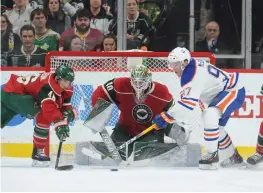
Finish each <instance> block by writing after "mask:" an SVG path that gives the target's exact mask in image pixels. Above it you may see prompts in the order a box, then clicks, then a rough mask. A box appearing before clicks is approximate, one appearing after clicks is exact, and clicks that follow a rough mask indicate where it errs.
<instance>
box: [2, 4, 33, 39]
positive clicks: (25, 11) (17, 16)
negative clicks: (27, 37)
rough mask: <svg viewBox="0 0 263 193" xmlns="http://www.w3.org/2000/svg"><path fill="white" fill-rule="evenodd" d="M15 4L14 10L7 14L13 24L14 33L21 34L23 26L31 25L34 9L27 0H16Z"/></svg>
mask: <svg viewBox="0 0 263 193" xmlns="http://www.w3.org/2000/svg"><path fill="white" fill-rule="evenodd" d="M14 3H15V5H14V7H13V9H12V10H10V11H7V12H6V13H5V14H6V15H7V17H8V19H9V20H10V22H11V23H12V24H13V32H14V33H17V34H19V32H20V29H21V27H22V26H24V25H27V24H30V14H31V12H32V8H31V7H30V5H29V4H27V0H14Z"/></svg>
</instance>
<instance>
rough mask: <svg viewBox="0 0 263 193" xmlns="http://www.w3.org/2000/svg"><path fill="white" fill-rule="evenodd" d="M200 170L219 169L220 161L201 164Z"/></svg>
mask: <svg viewBox="0 0 263 193" xmlns="http://www.w3.org/2000/svg"><path fill="white" fill-rule="evenodd" d="M199 169H200V170H217V169H218V163H213V164H199Z"/></svg>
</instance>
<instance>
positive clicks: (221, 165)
mask: <svg viewBox="0 0 263 193" xmlns="http://www.w3.org/2000/svg"><path fill="white" fill-rule="evenodd" d="M244 166H246V163H245V162H244V161H243V162H242V163H239V164H235V163H233V164H228V165H223V164H220V167H221V168H241V167H244Z"/></svg>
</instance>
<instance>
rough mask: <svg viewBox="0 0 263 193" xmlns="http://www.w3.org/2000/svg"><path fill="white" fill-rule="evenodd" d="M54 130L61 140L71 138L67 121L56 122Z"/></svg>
mask: <svg viewBox="0 0 263 193" xmlns="http://www.w3.org/2000/svg"><path fill="white" fill-rule="evenodd" d="M54 128H55V131H56V134H57V137H58V139H59V140H63V141H64V140H65V139H66V138H67V137H69V126H68V122H67V121H56V122H55V124H54Z"/></svg>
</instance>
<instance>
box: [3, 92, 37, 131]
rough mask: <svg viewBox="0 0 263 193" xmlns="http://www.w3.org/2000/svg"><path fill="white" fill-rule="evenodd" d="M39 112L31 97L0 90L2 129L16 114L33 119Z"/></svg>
mask: <svg viewBox="0 0 263 193" xmlns="http://www.w3.org/2000/svg"><path fill="white" fill-rule="evenodd" d="M40 110H41V109H40V108H39V107H38V106H37V105H36V101H35V99H34V98H33V97H32V96H30V95H21V94H14V93H7V92H4V91H3V90H1V128H4V127H5V126H6V125H7V124H8V122H9V121H11V119H13V117H14V116H15V115H17V114H20V115H21V116H23V117H27V118H29V119H33V118H34V117H35V116H36V115H37V113H39V112H40Z"/></svg>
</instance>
